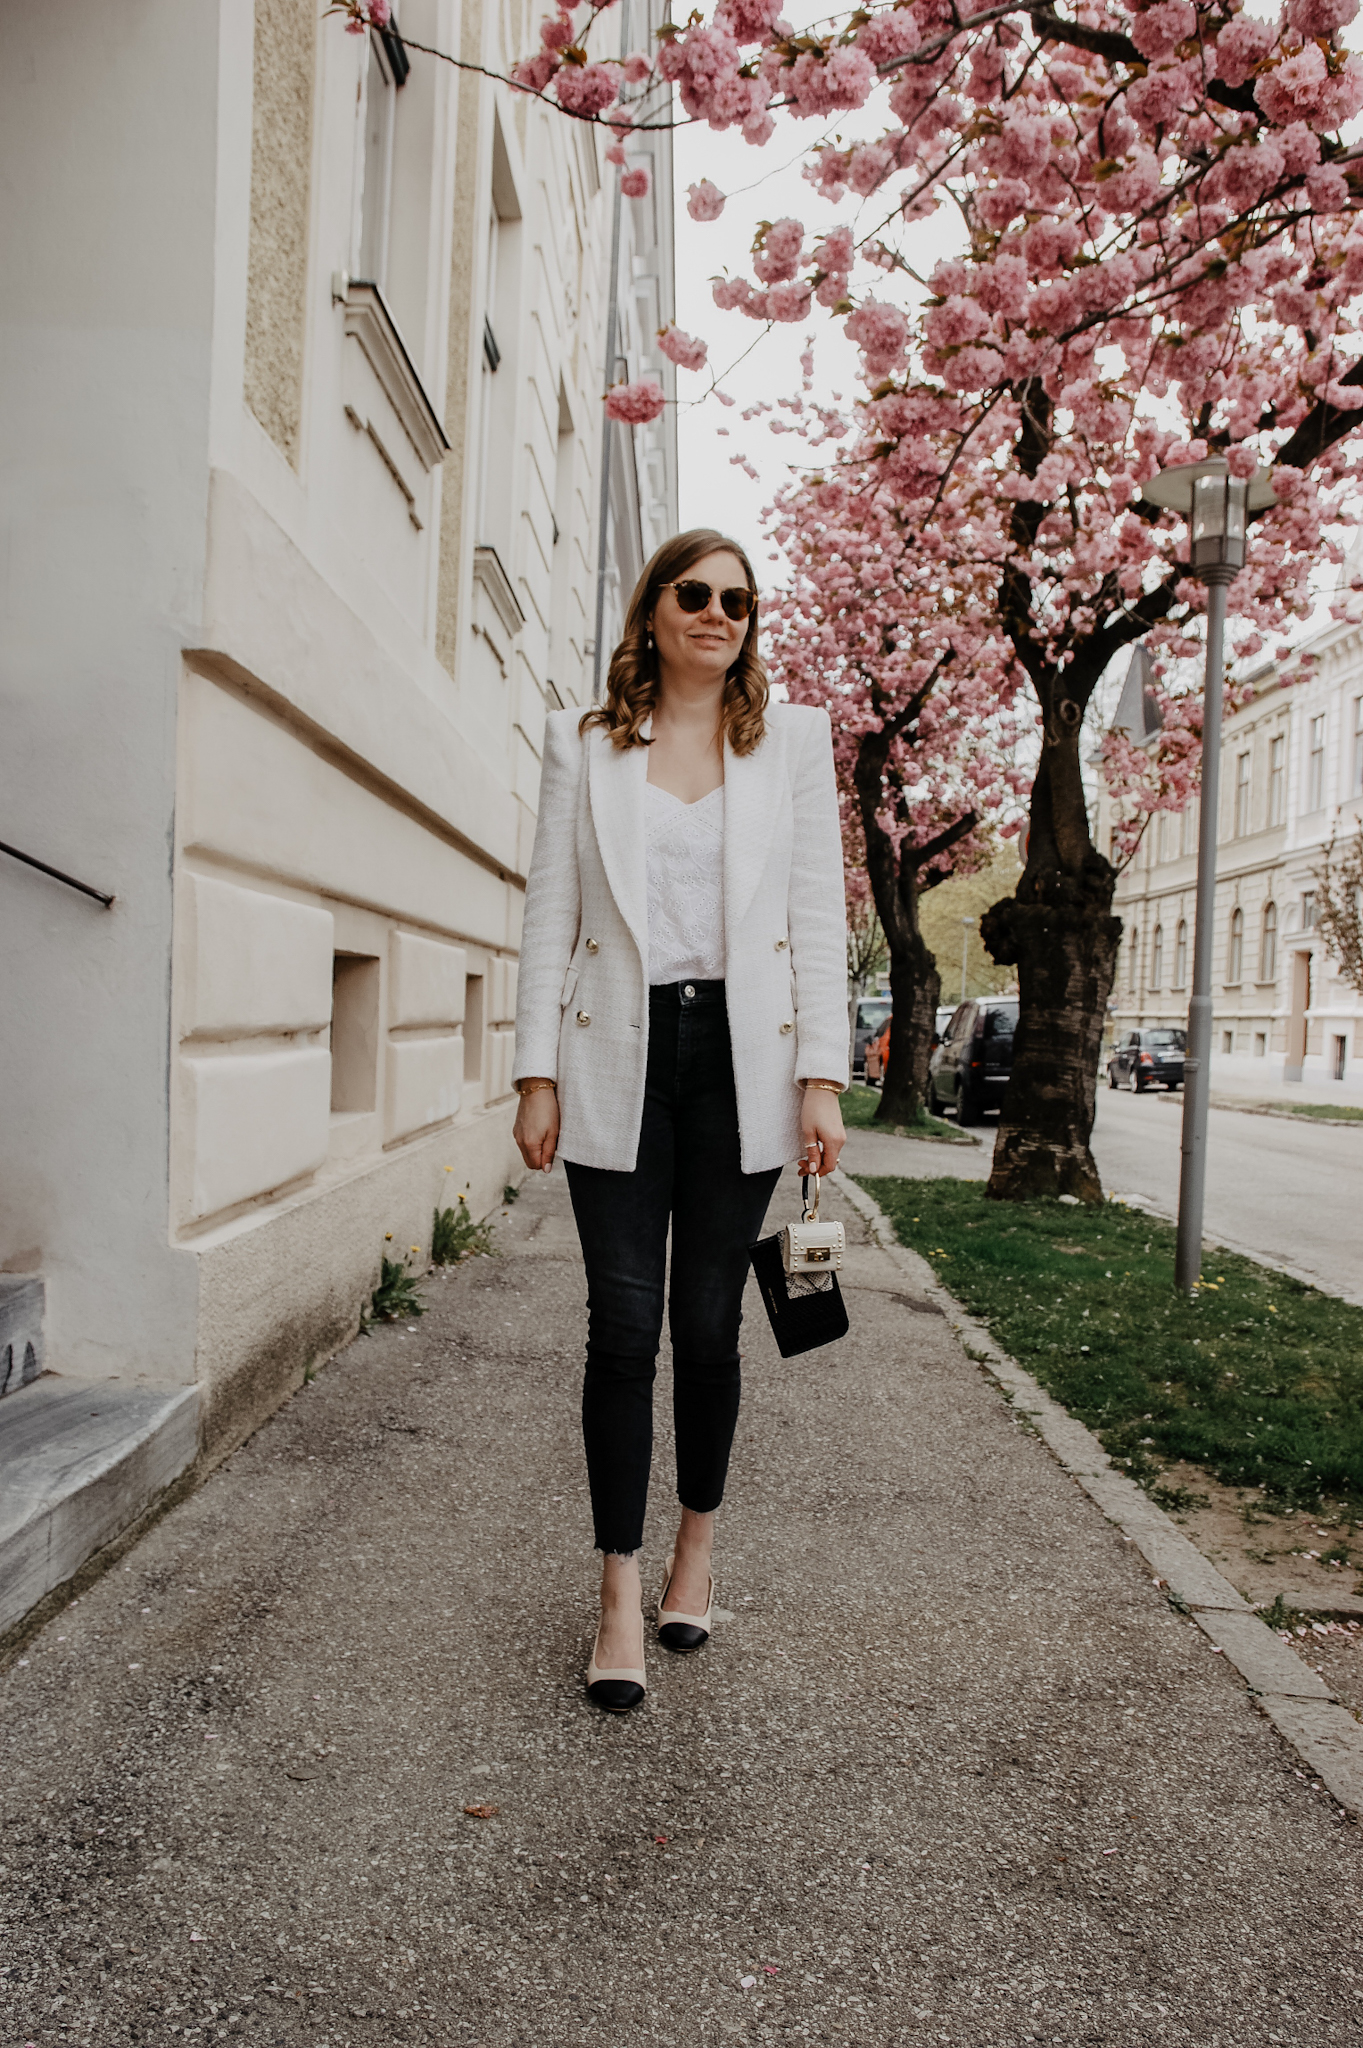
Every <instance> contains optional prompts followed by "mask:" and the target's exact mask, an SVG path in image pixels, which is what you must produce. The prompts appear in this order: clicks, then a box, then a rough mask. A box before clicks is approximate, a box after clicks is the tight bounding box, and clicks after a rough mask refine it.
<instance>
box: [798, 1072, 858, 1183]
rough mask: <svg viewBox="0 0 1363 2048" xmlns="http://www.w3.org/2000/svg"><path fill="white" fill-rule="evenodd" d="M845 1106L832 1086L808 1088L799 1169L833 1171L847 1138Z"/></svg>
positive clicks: (802, 1118)
mask: <svg viewBox="0 0 1363 2048" xmlns="http://www.w3.org/2000/svg"><path fill="white" fill-rule="evenodd" d="M846 1138H847V1133H846V1131H845V1130H844V1129H843V1127H842V1107H841V1104H840V1103H839V1101H838V1098H837V1096H836V1095H835V1094H834V1093H833V1091H832V1089H831V1088H806V1089H805V1091H804V1101H803V1103H802V1105H801V1108H800V1157H799V1159H798V1161H797V1162H796V1171H797V1172H799V1173H820V1174H822V1173H831V1172H832V1171H833V1168H834V1167H835V1166H836V1165H837V1163H838V1154H839V1153H840V1152H841V1151H842V1148H843V1145H844V1143H845V1142H846Z"/></svg>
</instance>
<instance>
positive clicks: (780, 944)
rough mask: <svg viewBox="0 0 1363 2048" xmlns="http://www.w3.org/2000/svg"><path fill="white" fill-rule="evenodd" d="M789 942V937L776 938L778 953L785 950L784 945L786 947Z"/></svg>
mask: <svg viewBox="0 0 1363 2048" xmlns="http://www.w3.org/2000/svg"><path fill="white" fill-rule="evenodd" d="M789 944H790V940H789V939H778V940H777V941H776V950H777V952H778V953H784V952H785V950H786V947H787V946H788V945H789Z"/></svg>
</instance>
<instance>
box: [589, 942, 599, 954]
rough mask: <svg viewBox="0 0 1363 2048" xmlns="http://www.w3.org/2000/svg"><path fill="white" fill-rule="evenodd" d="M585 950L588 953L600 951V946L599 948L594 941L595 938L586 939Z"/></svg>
mask: <svg viewBox="0 0 1363 2048" xmlns="http://www.w3.org/2000/svg"><path fill="white" fill-rule="evenodd" d="M587 951H588V952H589V953H599V952H600V951H601V948H600V947H599V946H598V945H597V943H596V940H595V939H588V941H587Z"/></svg>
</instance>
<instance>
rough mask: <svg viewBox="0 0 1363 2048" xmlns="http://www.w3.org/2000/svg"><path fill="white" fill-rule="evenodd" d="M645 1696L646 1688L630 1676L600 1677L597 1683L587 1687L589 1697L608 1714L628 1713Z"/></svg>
mask: <svg viewBox="0 0 1363 2048" xmlns="http://www.w3.org/2000/svg"><path fill="white" fill-rule="evenodd" d="M643 1696H644V1688H643V1687H642V1686H641V1685H635V1683H634V1681H633V1680H632V1679H629V1678H598V1679H597V1681H596V1684H595V1685H589V1686H588V1687H587V1698H588V1699H589V1700H591V1701H592V1703H593V1704H594V1705H595V1706H598V1707H604V1708H605V1710H606V1712H607V1713H608V1714H627V1713H628V1712H629V1710H630V1708H631V1707H637V1706H638V1704H639V1702H640V1700H641V1699H642V1698H643Z"/></svg>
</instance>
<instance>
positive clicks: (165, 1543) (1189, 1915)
mask: <svg viewBox="0 0 1363 2048" xmlns="http://www.w3.org/2000/svg"><path fill="white" fill-rule="evenodd" d="M1166 1114H1167V1112H1166ZM792 1199H793V1196H792V1193H791V1190H790V1188H789V1186H788V1185H787V1186H783V1188H782V1189H781V1190H778V1195H777V1203H776V1208H777V1212H778V1213H784V1209H785V1208H786V1207H787V1206H788V1205H790V1203H791V1202H792ZM835 1201H836V1198H835ZM844 1213H845V1214H846V1217H847V1221H848V1226H849V1236H850V1238H851V1240H852V1248H851V1250H850V1252H849V1260H848V1269H847V1273H846V1280H847V1292H848V1296H849V1303H850V1307H851V1313H852V1320H853V1335H852V1336H851V1337H850V1338H849V1339H848V1340H846V1341H845V1342H844V1343H843V1344H842V1345H841V1346H839V1347H837V1348H835V1349H833V1350H830V1351H828V1352H826V1353H822V1354H820V1353H816V1354H813V1355H812V1356H810V1357H807V1358H804V1359H799V1360H793V1361H791V1362H789V1363H786V1364H782V1363H781V1362H780V1361H779V1360H778V1359H777V1357H776V1354H775V1350H774V1347H773V1345H772V1344H771V1342H770V1340H769V1338H768V1336H767V1333H766V1331H765V1328H764V1327H762V1326H761V1323H760V1313H761V1312H760V1308H759V1307H758V1305H757V1303H756V1301H755V1299H754V1300H753V1302H752V1305H751V1315H750V1321H749V1324H748V1326H747V1333H746V1344H747V1356H746V1360H745V1373H746V1379H747V1393H746V1398H745V1407H744V1415H743V1419H742V1422H741V1424H740V1433H739V1441H738V1446H737V1451H736V1457H735V1465H734V1473H733V1482H732V1486H731V1498H730V1503H729V1505H728V1506H727V1507H726V1509H725V1512H724V1519H723V1533H722V1549H721V1553H720V1557H719V1564H718V1577H719V1589H718V1598H719V1600H720V1602H721V1603H722V1612H723V1618H722V1619H720V1620H719V1621H718V1625H717V1628H716V1633H715V1637H714V1640H713V1642H712V1643H711V1645H710V1646H709V1647H708V1648H707V1649H706V1650H705V1651H704V1652H703V1653H702V1654H701V1655H700V1656H699V1657H697V1658H693V1659H674V1658H670V1657H668V1656H667V1654H666V1653H665V1652H662V1651H660V1650H658V1649H657V1648H656V1646H655V1647H651V1648H650V1651H649V1673H650V1685H651V1690H650V1693H649V1698H648V1702H647V1705H646V1706H645V1708H644V1709H642V1710H641V1711H640V1712H639V1713H638V1714H636V1715H634V1716H631V1717H628V1718H626V1719H623V1720H613V1719H607V1718H606V1717H604V1716H602V1715H600V1714H598V1713H597V1712H595V1711H594V1710H593V1709H592V1708H591V1707H590V1706H589V1705H588V1703H587V1702H586V1700H585V1699H584V1697H583V1692H582V1669H583V1665H584V1662H585V1659H586V1655H587V1650H588V1646H589V1638H590V1630H591V1619H592V1599H591V1595H592V1587H593V1579H594V1572H593V1564H592V1559H591V1556H590V1553H589V1550H588V1548H587V1546H588V1544H589V1542H590V1535H589V1528H588V1520H587V1512H586V1499H585V1486H584V1483H583V1478H582V1472H581V1461H580V1451H579V1447H578V1439H577V1403H578V1375H579V1366H580V1357H581V1345H582V1335H583V1325H584V1316H583V1307H582V1275H581V1268H580V1264H579V1261H578V1258H577V1255H576V1244H575V1239H574V1236H573V1231H572V1225H571V1219H570V1212H569V1210H568V1206H567V1202H566V1191H565V1188H564V1184H563V1180H562V1177H561V1175H558V1174H556V1175H555V1176H553V1177H552V1178H551V1179H549V1180H544V1179H540V1178H536V1179H535V1180H534V1181H532V1182H531V1183H530V1185H529V1186H528V1188H527V1190H526V1193H525V1194H524V1195H523V1197H522V1200H521V1201H520V1203H518V1204H517V1206H516V1208H515V1210H514V1211H513V1212H512V1214H511V1217H510V1218H509V1220H508V1222H507V1224H506V1226H505V1227H504V1230H503V1233H502V1236H503V1243H504V1248H505V1253H506V1255H505V1256H504V1257H502V1258H499V1259H496V1260H480V1261H478V1262H476V1263H474V1264H473V1265H471V1266H468V1267H465V1268H463V1269H461V1270H460V1271H458V1272H457V1273H456V1274H454V1275H453V1276H452V1277H450V1278H449V1279H447V1280H433V1281H431V1282H430V1283H429V1287H428V1295H429V1298H430V1299H431V1301H432V1304H433V1306H432V1310H431V1313H430V1314H429V1315H428V1316H427V1318H426V1319H425V1320H424V1322H422V1323H419V1324H417V1325H415V1326H414V1327H411V1328H399V1329H396V1330H388V1331H384V1332H383V1333H381V1334H379V1335H376V1336H374V1337H372V1338H369V1339H364V1340H361V1341H360V1342H358V1343H356V1344H355V1345H353V1346H351V1347H350V1349H349V1350H348V1351H347V1352H346V1353H345V1354H344V1355H343V1356H342V1357H341V1358H339V1359H338V1360H336V1361H335V1362H334V1363H333V1364H332V1365H331V1366H329V1367H328V1368H327V1369H326V1371H324V1372H323V1373H322V1374H321V1376H320V1377H319V1378H318V1380H317V1381H316V1382H315V1383H314V1384H313V1385H312V1386H310V1387H308V1388H306V1389H305V1390H304V1391H302V1392H301V1393H300V1394H299V1395H298V1396H297V1397H296V1398H295V1399H294V1400H293V1401H292V1402H291V1403H290V1404H289V1405H288V1407H287V1408H285V1409H284V1410H283V1411H281V1413H280V1414H279V1415H277V1416H276V1417H275V1419H274V1420H273V1421H272V1422H271V1423H269V1424H268V1425H267V1426H266V1427H265V1428H263V1429H262V1430H261V1431H260V1432H259V1433H258V1434H257V1435H256V1437H255V1438H254V1439H253V1440H252V1442H251V1443H250V1444H248V1445H247V1446H246V1447H245V1448H244V1449H243V1450H242V1451H241V1452H239V1453H238V1454H237V1455H236V1456H235V1457H234V1458H233V1459H232V1460H231V1461H230V1463H229V1464H228V1465H227V1466H225V1467H224V1468H223V1469H221V1470H220V1471H219V1472H218V1473H217V1474H215V1475H214V1477H213V1478H212V1479H211V1480H210V1481H209V1482H208V1483H207V1484H206V1485H205V1486H204V1487H203V1488H202V1490H201V1491H200V1492H199V1493H197V1494H196V1495H194V1496H193V1497H192V1498H191V1499H189V1500H188V1501H186V1502H184V1503H182V1504H181V1505H180V1506H179V1507H177V1508H176V1509H175V1510H174V1511H173V1512H172V1513H171V1514H169V1515H168V1516H167V1517H166V1518H165V1519H164V1520H163V1521H162V1522H161V1523H160V1524H158V1525H157V1526H156V1527H155V1528H154V1529H153V1530H152V1531H151V1532H150V1533H149V1534H148V1535H147V1536H146V1537H144V1538H143V1540H142V1541H141V1543H140V1544H139V1545H138V1546H137V1547H136V1549H135V1551H134V1552H133V1553H132V1554H131V1556H130V1557H128V1558H127V1559H125V1560H124V1561H123V1563H122V1564H120V1565H119V1566H118V1567H117V1569H116V1570H114V1571H113V1572H111V1573H110V1574H109V1575H108V1576H107V1577H106V1578H105V1579H104V1580H102V1581H101V1582H100V1583H99V1584H98V1585H97V1586H95V1587H94V1588H93V1589H92V1590H91V1591H90V1592H89V1593H87V1594H86V1595H85V1596H84V1597H83V1598H82V1599H81V1600H80V1602H79V1603H78V1604H77V1605H76V1606H74V1607H73V1608H71V1609H69V1610H67V1611H66V1612H65V1613H63V1614H62V1615H61V1616H59V1617H58V1618H57V1619H56V1620H54V1621H53V1622H52V1623H50V1624H49V1625H48V1627H47V1628H46V1629H45V1630H44V1631H43V1632H42V1633H41V1634H40V1635H39V1636H38V1637H36V1638H35V1639H34V1640H33V1641H32V1642H31V1643H30V1644H29V1646H28V1647H27V1649H26V1650H25V1651H24V1652H23V1657H24V1660H25V1661H23V1662H22V1663H16V1664H13V1665H12V1666H11V1667H10V1669H9V1670H8V1671H7V1672H6V1674H5V1675H4V1677H3V1679H0V1729H2V1730H3V1737H2V1739H3V1745H4V1749H3V1769H2V1771H0V1776H2V1778H3V1792H2V1793H0V1820H2V1822H3V1833H2V1834H0V1845H2V1846H0V1861H2V1862H3V1866H4V1868H3V1871H0V1884H2V1885H3V1886H4V1888H5V1891H6V1894H7V1896H6V1903H5V1909H4V1911H5V1918H4V1925H5V1929H6V1932H5V1937H4V1943H3V1955H2V1956H0V1982H3V1984H4V1985H5V1987H6V1989H5V1991H4V1994H3V2002H0V2013H2V2014H3V2015H4V2021H3V2029H2V2031H0V2038H3V2040H4V2041H5V2042H6V2043H11V2042H13V2043H15V2044H22V2043H33V2044H34V2048H51V2044H57V2043H85V2042H89V2043H91V2044H93V2048H104V2044H112V2043H124V2042H130V2043H137V2044H142V2043H147V2044H156V2043H170V2042H184V2041H209V2040H220V2039H242V2040H249V2041H258V2042H261V2043H281V2044H290V2048H291V2044H295V2043H297V2044H303V2043H306V2044H308V2048H350V2044H371V2043H372V2044H376V2048H377V2044H380V2043H381V2044H385V2048H386V2044H389V2043H404V2042H411V2043H422V2044H425V2043H431V2044H440V2048H455V2044H458V2048H531V2044H534V2048H541V2044H560V2043H562V2044H572V2048H583V2044H595V2043H598V2042H600V2043H603V2044H606V2048H635V2044H638V2043H650V2044H653V2043H656V2044H663V2048H682V2044H686V2048H689V2044H692V2043H696V2044H710V2043H726V2042H731V2041H738V2042H752V2043H768V2042H772V2043H775V2042H782V2043H784V2042H790V2043H803V2042H821V2043H827V2044H830V2048H887V2044H896V2048H897V2044H909V2043H913V2044H918V2043H922V2042H941V2043H952V2044H962V2048H966V2044H968V2048H987V2044H994V2048H1012V2044H1014V2043H1017V2042H1021V2041H1044V2042H1064V2043H1071V2042H1073V2043H1092V2044H1111V2048H1119V2044H1120V2048H1126V2044H1131V2048H1136V2044H1142V2048H1144V2044H1149V2043H1158V2044H1164V2043H1171V2044H1172V2043H1179V2044H1195V2048H1222V2044H1224V2048H1242V2044H1243V2048H1260V2044H1263V2043H1268V2042H1283V2043H1291V2044H1303V2048H1305V2044H1309V2048H1324V2044H1333V2043H1340V2044H1344V2043H1352V2042H1354V2041H1356V2040H1357V2038H1358V2033H1359V2023H1360V2015H1363V1929H1361V1928H1360V1921H1359V1915H1358V1912H1357V1901H1358V1879H1359V1853H1360V1839H1359V1832H1358V1830H1357V1828H1356V1827H1355V1826H1353V1825H1352V1824H1351V1823H1348V1822H1346V1821H1344V1820H1343V1819H1342V1818H1341V1817H1340V1815H1339V1811H1338V1809H1337V1808H1336V1807H1335V1806H1334V1805H1333V1803H1332V1802H1331V1801H1329V1800H1328V1798H1326V1797H1325V1796H1324V1795H1323V1794H1322V1793H1321V1792H1319V1791H1317V1790H1313V1788H1312V1786H1311V1784H1310V1782H1309V1781H1308V1780H1307V1778H1306V1777H1305V1775H1304V1774H1303V1773H1302V1772H1301V1770H1300V1766H1299V1764H1298V1762H1297V1760H1296V1758H1295V1756H1294V1754H1293V1752H1292V1751H1291V1750H1290V1749H1289V1748H1288V1747H1287V1746H1286V1744H1285V1743H1284V1742H1283V1741H1282V1739H1281V1738H1280V1737H1279V1736H1278V1735H1277V1734H1275V1732H1274V1731H1273V1729H1272V1728H1271V1727H1270V1726H1269V1725H1268V1724H1267V1723H1266V1722H1265V1721H1264V1720H1263V1719H1262V1717H1261V1716H1260V1715H1258V1714H1257V1713H1256V1712H1255V1710H1254V1708H1253V1705H1252V1703H1251V1701H1250V1699H1249V1696H1248V1694H1247V1693H1246V1690H1245V1688H1244V1685H1243V1683H1242V1682H1241V1681H1240V1680H1239V1679H1238V1677H1236V1675H1235V1674H1234V1673H1233V1672H1231V1671H1229V1670H1228V1669H1227V1668H1226V1664H1225V1660H1224V1658H1223V1657H1221V1656H1218V1655H1216V1654H1215V1653H1214V1651H1213V1650H1212V1649H1211V1648H1210V1647H1209V1645H1208V1642H1207V1639H1206V1638H1205V1637H1204V1636H1203V1635H1202V1634H1201V1632H1200V1631H1199V1630H1198V1629H1197V1628H1195V1627H1194V1626H1193V1625H1192V1624H1191V1623H1190V1622H1189V1621H1188V1620H1187V1619H1186V1618H1185V1617H1183V1616H1181V1615H1179V1614H1178V1613H1176V1612H1175V1611H1173V1610H1172V1609H1171V1607H1170V1605H1169V1603H1168V1601H1167V1600H1166V1599H1165V1598H1164V1597H1163V1595H1162V1594H1161V1593H1160V1592H1159V1591H1158V1590H1157V1588H1156V1587H1155V1586H1154V1585H1153V1584H1152V1582H1151V1575H1150V1573H1149V1571H1148V1569H1145V1568H1143V1567H1141V1566H1140V1564H1139V1561H1138V1559H1137V1557H1136V1555H1135V1552H1134V1549H1133V1547H1132V1546H1131V1545H1129V1544H1123V1542H1122V1540H1121V1538H1120V1536H1119V1535H1118V1533H1117V1532H1116V1530H1115V1529H1114V1528H1113V1527H1112V1525H1111V1524H1110V1523H1108V1522H1107V1521H1106V1520H1105V1519H1104V1518H1103V1516H1102V1514H1101V1513H1100V1512H1099V1510H1098V1509H1097V1508H1096V1507H1095V1506H1094V1505H1093V1503H1092V1502H1091V1501H1090V1500H1089V1499H1088V1498H1087V1497H1086V1496H1085V1495H1084V1494H1083V1493H1081V1492H1080V1490H1079V1489H1078V1487H1077V1486H1076V1485H1075V1483H1074V1481H1073V1480H1072V1479H1070V1478H1069V1477H1068V1476H1067V1475H1066V1474H1065V1472H1064V1471H1063V1470H1062V1469H1061V1467H1060V1466H1059V1465H1058V1464H1057V1462H1056V1461H1055V1459H1054V1458H1053V1457H1052V1455H1051V1453H1050V1451H1048V1450H1047V1449H1046V1447H1045V1445H1044V1444H1043V1443H1042V1442H1041V1441H1040V1440H1039V1439H1038V1438H1037V1437H1036V1436H1035V1435H1034V1434H1032V1433H1030V1432H1029V1430H1028V1429H1027V1427H1026V1426H1025V1425H1024V1424H1023V1422H1021V1421H1020V1420H1019V1419H1017V1418H1015V1416H1014V1413H1013V1411H1012V1410H1011V1409H1010V1407H1009V1405H1008V1404H1007V1402H1005V1401H1004V1400H1003V1399H1002V1398H1001V1396H1000V1394H999V1393H998V1391H997V1390H996V1389H995V1388H994V1387H992V1386H991V1385H990V1384H989V1382H988V1381H987V1380H986V1379H985V1377H984V1376H983V1375H982V1374H981V1372H980V1371H979V1369H978V1368H977V1367H976V1366H975V1365H974V1364H973V1363H972V1361H971V1360H969V1359H968V1358H967V1357H966V1356H965V1355H964V1353H963V1352H962V1350H961V1349H960V1347H959V1345H958V1344H957V1342H956V1341H955V1339H954V1338H953V1336H952V1334H951V1331H950V1329H949V1327H948V1324H947V1322H946V1319H945V1318H944V1317H943V1316H942V1315H941V1314H940V1313H938V1312H937V1311H936V1309H935V1308H934V1306H933V1305H932V1304H931V1303H930V1302H929V1301H928V1300H927V1299H926V1297H923V1296H915V1295H914V1294H912V1293H910V1292H908V1291H907V1290H906V1287H905V1283H904V1280H903V1277H902V1271H901V1268H900V1267H899V1266H898V1265H896V1264H895V1262H894V1261H893V1260H892V1259H891V1257H890V1255H889V1254H887V1253H885V1252H882V1251H880V1250H879V1249H877V1248H875V1247H873V1246H871V1245H870V1244H868V1243H867V1241H866V1236H865V1231H864V1228H863V1226H862V1224H861V1221H860V1218H859V1217H858V1216H857V1215H856V1214H855V1213H854V1212H853V1211H851V1210H850V1208H849V1209H845V1211H844ZM664 1416H665V1404H664V1403H663V1401H662V1400H660V1402H659V1417H660V1422H662V1421H663V1418H664ZM659 1436H660V1443H659V1457H658V1466H659V1474H658V1479H659V1483H658V1485H657V1487H656V1489H655V1502H654V1506H653V1509H652V1511H651V1519H650V1528H649V1537H648V1549H649V1571H648V1577H649V1581H650V1585H651V1582H652V1581H653V1580H654V1578H655V1577H656V1574H657V1568H658V1566H659V1564H660V1563H661V1559H662V1556H663V1553H664V1551H665V1549H666V1545H667V1540H668V1536H669V1534H670V1519H671V1517H670V1513H669V1494H670V1484H669V1483H668V1482H669V1476H670V1447H669V1442H668V1437H669V1432H668V1430H667V1429H666V1427H665V1426H664V1427H661V1428H660V1431H659ZM470 1809H472V1811H470Z"/></svg>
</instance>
